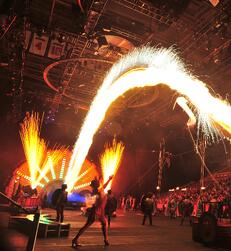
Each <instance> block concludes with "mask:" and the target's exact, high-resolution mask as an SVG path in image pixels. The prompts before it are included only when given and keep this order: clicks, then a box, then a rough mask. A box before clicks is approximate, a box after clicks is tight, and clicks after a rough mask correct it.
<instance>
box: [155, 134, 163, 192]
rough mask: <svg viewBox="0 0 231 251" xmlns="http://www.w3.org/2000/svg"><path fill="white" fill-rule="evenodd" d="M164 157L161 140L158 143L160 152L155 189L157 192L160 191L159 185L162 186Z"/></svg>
mask: <svg viewBox="0 0 231 251" xmlns="http://www.w3.org/2000/svg"><path fill="white" fill-rule="evenodd" d="M164 156H165V140H164V138H163V139H162V140H161V142H160V152H159V174H158V180H157V187H156V189H157V190H158V191H160V190H161V185H162V176H163V166H164Z"/></svg>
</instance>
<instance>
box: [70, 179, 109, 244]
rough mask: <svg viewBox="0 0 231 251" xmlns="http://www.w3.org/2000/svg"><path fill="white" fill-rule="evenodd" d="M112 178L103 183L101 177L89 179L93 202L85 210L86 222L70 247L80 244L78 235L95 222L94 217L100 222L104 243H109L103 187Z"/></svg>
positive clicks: (105, 198) (105, 197)
mask: <svg viewBox="0 0 231 251" xmlns="http://www.w3.org/2000/svg"><path fill="white" fill-rule="evenodd" d="M112 178H113V176H111V177H109V179H108V181H107V182H106V183H105V184H103V179H102V177H101V178H99V180H98V179H96V178H95V179H94V180H92V181H91V185H90V186H91V187H92V196H93V197H95V203H94V204H93V205H92V207H91V208H89V209H88V210H87V222H86V223H85V225H84V226H83V227H82V228H81V229H80V230H79V232H78V233H77V235H76V236H75V237H74V239H73V240H72V247H74V248H76V247H78V246H80V244H79V243H78V240H79V237H80V236H81V235H82V234H83V233H84V232H85V231H86V230H87V229H88V228H89V227H90V226H91V225H92V224H93V223H94V222H95V220H96V219H98V220H99V221H100V223H101V227H102V233H103V237H104V245H105V246H108V245H109V242H108V236H107V225H106V218H105V205H106V202H107V196H106V194H105V193H104V188H106V187H107V185H108V183H109V182H110V181H111V179H112Z"/></svg>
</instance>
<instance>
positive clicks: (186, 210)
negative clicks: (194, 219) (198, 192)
mask: <svg viewBox="0 0 231 251" xmlns="http://www.w3.org/2000/svg"><path fill="white" fill-rule="evenodd" d="M181 212H182V218H181V222H180V225H181V226H182V225H183V223H184V220H185V218H189V223H190V225H191V214H192V212H193V204H192V203H191V201H190V199H189V198H187V197H186V198H185V199H184V200H183V201H182V204H181Z"/></svg>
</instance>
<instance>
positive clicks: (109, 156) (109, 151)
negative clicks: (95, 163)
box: [100, 138, 124, 191]
mask: <svg viewBox="0 0 231 251" xmlns="http://www.w3.org/2000/svg"><path fill="white" fill-rule="evenodd" d="M123 151H124V145H123V143H122V142H118V143H117V142H116V139H115V138H114V139H113V141H112V145H110V144H108V143H107V144H105V150H104V152H103V153H102V154H101V155H100V163H101V168H102V173H103V180H104V183H106V182H107V180H108V179H109V177H110V176H112V175H114V176H115V175H116V173H117V171H118V168H119V166H120V162H121V158H122V155H123ZM112 182H113V180H111V182H110V183H109V184H108V185H107V187H105V189H104V190H105V191H107V190H109V189H111V186H112Z"/></svg>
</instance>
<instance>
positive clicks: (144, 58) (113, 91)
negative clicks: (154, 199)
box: [66, 47, 231, 190]
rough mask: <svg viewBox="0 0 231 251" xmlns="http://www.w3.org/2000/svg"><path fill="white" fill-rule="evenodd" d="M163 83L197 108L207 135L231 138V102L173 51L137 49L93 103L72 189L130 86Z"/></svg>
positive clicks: (76, 153) (69, 179) (74, 161)
mask: <svg viewBox="0 0 231 251" xmlns="http://www.w3.org/2000/svg"><path fill="white" fill-rule="evenodd" d="M161 83H162V84H165V85H167V86H168V87H170V88H171V89H173V90H176V91H177V92H178V93H180V94H181V95H183V96H185V97H186V98H187V100H188V102H190V104H192V105H193V106H194V107H195V109H196V110H197V117H198V120H199V123H198V124H199V126H200V128H201V130H202V131H203V133H204V134H205V136H206V137H207V138H208V137H210V136H211V137H212V140H214V139H215V137H216V135H217V134H219V133H223V131H224V132H225V133H227V135H228V136H229V137H230V135H231V108H230V105H229V104H228V103H227V102H224V101H223V100H221V99H219V98H217V97H214V96H212V94H211V93H210V92H209V89H208V88H207V87H206V85H205V83H203V82H202V81H200V80H199V79H197V78H196V77H194V76H193V75H192V74H190V73H189V72H188V71H187V70H186V68H185V67H184V64H183V63H182V62H181V60H180V59H179V58H178V57H177V55H176V54H175V53H174V52H173V50H171V49H155V48H151V47H143V48H137V49H135V50H134V51H133V52H131V53H129V54H128V55H126V56H125V57H123V58H121V59H120V60H119V61H118V62H117V63H115V64H114V65H113V67H112V68H111V70H110V71H109V73H108V74H107V76H106V77H105V79H104V81H103V83H102V85H101V87H100V88H99V90H98V92H97V95H96V97H95V99H94V100H93V102H92V104H91V107H90V110H89V112H88V114H87V116H86V119H85V121H84V123H83V125H82V128H81V130H80V133H79V136H78V139H77V141H76V143H75V146H74V150H73V155H72V157H71V161H70V166H69V169H68V173H67V176H66V183H67V184H68V190H71V189H72V188H73V186H74V183H75V180H76V178H77V177H78V174H79V172H80V169H81V166H82V164H83V162H84V160H85V158H86V156H87V153H88V151H89V148H90V146H91V144H92V141H93V136H94V134H95V133H96V131H97V129H98V128H99V126H100V124H101V123H102V121H103V120H104V117H105V114H106V112H107V110H108V108H109V106H110V105H111V104H112V103H113V102H114V101H115V100H116V99H117V98H118V97H119V96H121V95H122V94H124V93H125V92H126V91H128V90H130V89H133V88H141V87H145V86H156V85H158V84H161ZM214 135H215V136H214Z"/></svg>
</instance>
